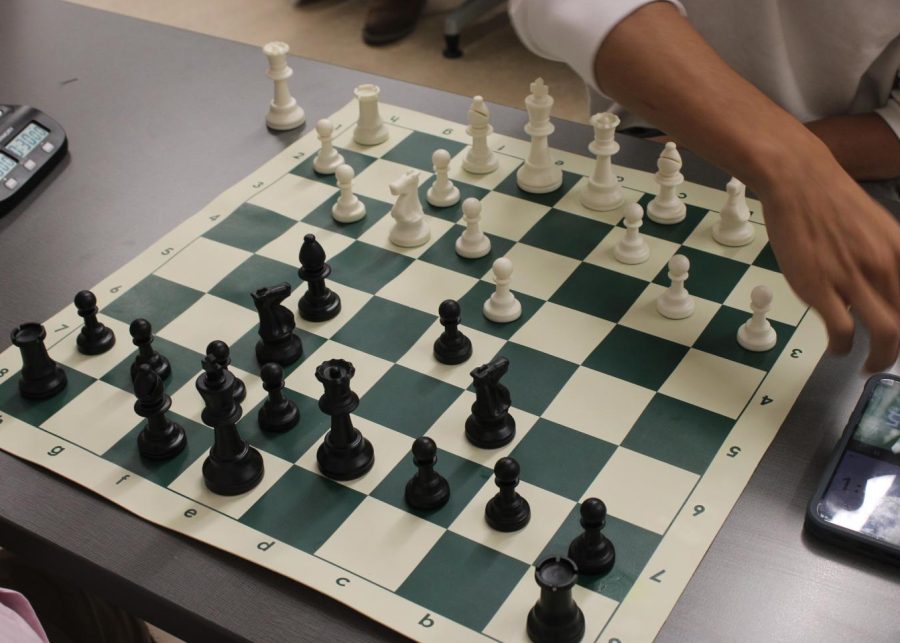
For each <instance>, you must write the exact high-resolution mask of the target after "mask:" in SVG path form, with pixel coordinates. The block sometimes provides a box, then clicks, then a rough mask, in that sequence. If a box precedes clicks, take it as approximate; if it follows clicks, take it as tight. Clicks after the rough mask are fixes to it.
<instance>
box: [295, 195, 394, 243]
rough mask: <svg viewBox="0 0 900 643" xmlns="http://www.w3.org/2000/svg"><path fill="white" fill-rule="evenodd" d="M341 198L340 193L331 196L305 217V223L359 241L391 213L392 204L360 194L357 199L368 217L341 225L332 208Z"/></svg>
mask: <svg viewBox="0 0 900 643" xmlns="http://www.w3.org/2000/svg"><path fill="white" fill-rule="evenodd" d="M340 196H341V193H340V192H336V193H335V194H333V195H332V196H330V197H329V198H328V200H326V201H325V202H324V203H322V204H321V205H319V206H317V207H316V208H315V209H314V210H313V211H312V212H310V213H309V214H307V215H306V216H305V217H303V223H308V224H309V225H314V226H317V227H319V228H322V229H324V230H331V231H333V232H337V233H339V234H343V235H346V236H348V237H353V238H354V239H358V238H359V235H361V234H362V233H363V232H365V231H366V230H368V229H369V228H371V227H372V226H373V225H375V224H376V223H378V221H379V220H380V219H381V217H383V216H384V215H386V214H387V213H388V212H390V211H391V204H390V203H385V202H384V201H379V200H378V199H372V198H370V197H367V196H363V195H361V194H358V195H356V196H357V198H359V200H360V201H362V202H363V204H364V205H365V206H366V216H364V217H363V218H362V219H360V220H359V221H354V222H353V223H339V222H338V221H335V220H334V217H333V216H331V208H332V207H333V206H334V204H335V203H337V200H338V199H339V198H340Z"/></svg>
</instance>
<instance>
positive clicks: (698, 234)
mask: <svg viewBox="0 0 900 643" xmlns="http://www.w3.org/2000/svg"><path fill="white" fill-rule="evenodd" d="M719 218H720V217H719V213H718V212H707V213H706V216H705V217H703V219H702V220H701V221H700V223H698V224H697V227H696V228H694V231H693V232H692V233H691V235H690V236H689V237H688V238H687V239H685V241H684V245H686V246H688V247H689V248H696V249H697V250H703V251H705V252H709V253H710V254H714V255H719V256H720V257H727V258H728V259H734V260H736V261H742V262H744V263H753V262H754V261H755V260H756V257H758V256H759V253H760V252H762V249H763V248H764V247H765V245H766V242H768V240H769V235H768V234H766V226H764V225H761V224H759V223H751V224H750V225H752V226H753V229H754V230H755V231H756V234H755V235H754V236H753V240H752V241H750V243H748V244H747V245H745V246H737V247H731V246H723V245H722V244H721V243H719V242H718V241H716V240H715V239H713V236H712V229H713V226H714V225H715V224H716V223H718V222H719Z"/></svg>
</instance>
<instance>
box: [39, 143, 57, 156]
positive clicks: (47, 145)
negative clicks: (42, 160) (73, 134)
mask: <svg viewBox="0 0 900 643" xmlns="http://www.w3.org/2000/svg"><path fill="white" fill-rule="evenodd" d="M41 149H42V150H44V151H45V152H46V153H47V154H49V153H50V152H52V151H53V150H55V149H56V146H55V145H54V144H53V143H49V142H48V143H44V144H43V145H41Z"/></svg>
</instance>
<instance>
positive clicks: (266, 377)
mask: <svg viewBox="0 0 900 643" xmlns="http://www.w3.org/2000/svg"><path fill="white" fill-rule="evenodd" d="M259 377H260V378H261V379H262V381H263V388H264V389H266V390H267V391H269V390H272V389H275V388H279V387H280V386H281V384H282V382H283V380H284V369H283V368H281V366H279V365H278V364H276V363H275V362H269V363H268V364H263V366H262V368H261V369H259Z"/></svg>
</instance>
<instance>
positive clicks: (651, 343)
mask: <svg viewBox="0 0 900 643" xmlns="http://www.w3.org/2000/svg"><path fill="white" fill-rule="evenodd" d="M687 352H688V347H687V346H682V345H681V344H676V343H675V342H670V341H669V340H667V339H662V338H661V337H656V336H654V335H648V334H647V333H642V332H641V331H639V330H634V329H631V328H628V327H626V326H616V327H615V328H613V329H612V330H611V331H610V332H609V334H608V335H607V336H606V337H604V338H603V341H602V342H600V344H599V345H598V346H597V348H595V349H594V350H593V352H592V353H591V354H590V355H588V357H587V359H586V360H584V365H585V366H587V367H588V368H592V369H594V370H595V371H600V372H602V373H606V374H607V375H612V376H613V377H618V378H619V379H623V380H627V381H629V382H631V383H632V384H637V385H638V386H643V387H645V388H649V389H653V390H656V389H658V388H659V387H660V386H662V385H663V382H665V381H666V380H667V379H668V378H669V375H671V374H672V371H674V370H675V368H676V367H677V366H678V364H679V362H681V359H682V358H683V357H684V356H685V355H686V354H687Z"/></svg>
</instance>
